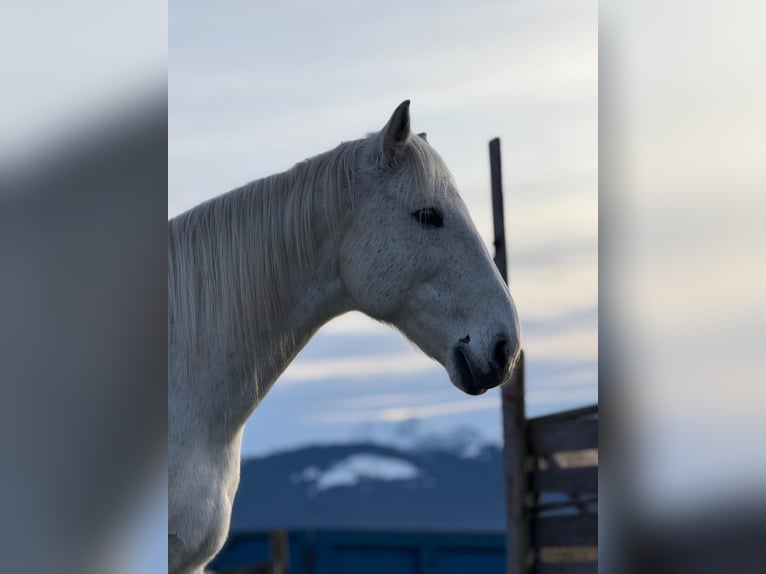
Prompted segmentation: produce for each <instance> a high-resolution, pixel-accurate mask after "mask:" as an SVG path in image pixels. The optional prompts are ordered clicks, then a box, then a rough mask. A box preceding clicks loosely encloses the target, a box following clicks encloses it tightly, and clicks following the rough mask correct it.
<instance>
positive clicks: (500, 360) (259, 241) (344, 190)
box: [168, 100, 521, 574]
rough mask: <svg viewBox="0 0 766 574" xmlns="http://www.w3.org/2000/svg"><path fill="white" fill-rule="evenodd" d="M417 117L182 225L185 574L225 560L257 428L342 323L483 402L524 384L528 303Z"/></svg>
mask: <svg viewBox="0 0 766 574" xmlns="http://www.w3.org/2000/svg"><path fill="white" fill-rule="evenodd" d="M409 108H410V102H409V100H407V101H404V102H402V103H401V104H400V105H399V106H398V107H397V108H396V109H395V111H394V112H393V114H392V115H391V116H390V119H389V120H388V122H387V123H386V124H385V126H384V127H383V129H382V130H380V131H378V132H375V133H372V134H369V135H367V136H366V137H364V138H362V139H357V140H353V141H347V142H343V143H341V144H340V145H339V146H338V147H336V148H335V149H333V150H331V151H328V152H326V153H323V154H320V155H318V156H316V157H313V158H310V159H307V160H305V161H303V162H301V163H298V164H296V165H295V166H294V167H293V168H292V169H290V170H288V171H285V172H283V173H280V174H277V175H272V176H269V177H266V178H264V179H260V180H257V181H254V182H251V183H249V184H246V185H244V186H243V187H240V188H238V189H235V190H233V191H230V192H228V193H226V194H223V195H220V196H218V197H216V198H214V199H211V200H209V201H207V202H205V203H203V204H201V205H198V206H196V207H194V208H192V209H191V210H189V211H187V212H185V213H183V214H181V215H179V216H177V217H175V218H173V219H171V220H170V221H169V222H168V299H169V300H168V352H169V357H168V572H169V573H170V574H193V573H201V572H202V571H203V569H204V566H205V564H207V563H208V562H209V561H210V560H211V559H212V558H213V557H214V556H215V555H216V554H217V553H218V551H219V550H220V549H221V547H222V546H223V544H224V542H225V539H226V536H227V532H228V529H229V524H230V519H231V509H232V503H233V500H234V495H235V493H236V490H237V486H238V483H239V469H240V448H241V441H242V430H243V426H244V424H245V421H246V420H247V419H248V417H249V416H250V415H251V414H252V413H253V411H254V410H255V408H256V407H257V406H258V404H259V402H260V401H261V399H263V397H264V395H265V394H266V393H267V392H268V391H269V389H270V388H271V387H272V385H273V384H274V383H275V381H276V380H277V378H278V377H279V375H280V374H281V373H282V371H283V370H284V369H285V368H286V367H287V365H288V364H289V363H290V362H291V361H292V359H293V358H294V357H295V356H296V354H297V353H298V352H299V351H300V350H301V348H303V346H304V345H305V344H306V343H307V342H308V341H309V339H310V338H311V337H312V336H313V335H314V333H316V332H317V330H318V329H319V328H320V327H321V326H322V325H323V324H325V323H326V322H327V321H329V320H330V319H332V318H334V317H337V316H339V315H341V314H343V313H346V312H348V311H353V310H356V311H361V312H363V313H365V314H366V315H368V316H370V317H372V318H373V319H376V320H378V321H381V322H384V323H386V324H389V325H391V326H393V327H394V328H396V329H398V330H399V331H401V332H402V333H403V334H404V335H405V336H406V337H407V338H408V339H410V341H412V342H413V343H414V344H415V345H416V346H417V347H419V348H420V349H421V350H422V351H423V352H424V353H425V354H426V355H428V356H429V357H431V358H432V359H435V360H436V361H437V362H439V363H440V364H441V365H442V366H443V367H444V368H445V369H446V371H447V374H448V376H449V378H450V380H451V382H452V383H453V384H454V385H455V386H456V387H457V388H458V389H460V390H461V391H463V392H464V393H467V394H469V395H479V394H482V393H484V392H486V391H487V390H488V389H491V388H494V387H497V386H498V385H500V384H502V383H504V382H505V381H506V380H508V378H509V377H510V373H511V371H512V369H513V368H514V365H515V364H516V362H517V360H518V357H519V355H520V345H521V343H520V340H521V339H520V337H521V331H520V327H519V322H518V318H517V314H516V309H515V306H514V303H513V300H512V298H511V295H510V293H509V291H508V288H507V286H506V284H505V283H504V281H503V280H502V278H501V276H500V274H499V273H498V271H497V269H496V268H495V266H494V264H493V262H492V258H491V257H490V255H489V252H488V251H487V249H486V247H485V245H484V243H483V242H482V240H481V238H480V237H479V234H478V232H477V231H476V228H475V226H474V224H473V222H472V220H471V218H470V215H469V213H468V209H467V207H466V205H465V203H464V202H463V201H462V199H461V198H460V195H459V194H458V191H457V187H456V184H455V182H454V179H453V176H452V175H451V174H450V171H449V170H448V169H447V167H446V165H445V164H444V161H443V160H442V159H441V157H440V156H439V154H438V153H437V152H436V151H435V150H434V148H433V147H431V145H430V144H429V143H428V141H427V139H426V137H425V134H419V135H415V134H413V133H412V132H411V129H410V109H409Z"/></svg>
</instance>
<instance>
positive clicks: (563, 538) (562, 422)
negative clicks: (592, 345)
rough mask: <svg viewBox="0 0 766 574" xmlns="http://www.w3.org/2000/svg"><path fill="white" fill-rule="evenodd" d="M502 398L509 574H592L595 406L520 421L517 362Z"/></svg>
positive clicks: (595, 494) (595, 536)
mask: <svg viewBox="0 0 766 574" xmlns="http://www.w3.org/2000/svg"><path fill="white" fill-rule="evenodd" d="M503 394H504V395H506V397H505V399H504V401H503V406H504V412H503V418H504V422H505V425H504V433H505V457H506V492H507V509H508V531H507V533H506V537H507V540H506V542H507V549H508V574H586V573H587V574H590V573H594V574H595V573H596V572H597V571H598V406H597V405H594V406H590V407H585V408H580V409H574V410H569V411H564V412H559V413H555V414H551V415H546V416H542V417H536V418H531V419H527V418H525V416H524V400H523V397H524V356H523V355H522V357H521V363H520V365H519V366H518V368H517V370H516V372H515V373H514V377H513V379H512V380H511V381H509V382H508V383H507V384H506V385H505V386H504V387H503ZM519 399H520V400H519Z"/></svg>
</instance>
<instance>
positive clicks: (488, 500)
mask: <svg viewBox="0 0 766 574" xmlns="http://www.w3.org/2000/svg"><path fill="white" fill-rule="evenodd" d="M453 443H454V444H452V447H453V448H450V449H446V448H412V449H406V450H405V449H401V448H397V447H393V446H382V445H380V444H376V443H372V442H363V443H357V444H345V445H332V446H307V447H304V448H299V449H295V450H291V451H287V452H281V453H276V454H272V455H269V456H265V457H262V458H257V459H250V460H247V461H245V462H244V463H243V464H242V473H241V481H240V487H239V491H238V493H237V497H236V499H235V502H234V510H233V515H232V526H231V528H232V532H235V533H237V532H245V531H253V530H270V529H275V528H289V529H320V528H324V529H345V528H355V529H358V528H362V529H365V528H368V529H381V530H403V529H406V530H442V531H464V532H468V531H473V532H500V531H502V530H504V527H505V518H504V507H505V494H504V490H503V461H502V451H501V449H500V448H499V447H497V446H493V445H484V446H478V445H477V444H475V443H472V442H471V441H470V440H468V439H467V438H466V440H460V441H457V442H454V441H453Z"/></svg>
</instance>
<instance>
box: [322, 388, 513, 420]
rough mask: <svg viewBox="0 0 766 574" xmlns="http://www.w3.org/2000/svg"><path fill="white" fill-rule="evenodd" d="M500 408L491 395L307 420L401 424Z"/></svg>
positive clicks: (343, 411) (331, 415) (331, 414)
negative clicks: (408, 421)
mask: <svg viewBox="0 0 766 574" xmlns="http://www.w3.org/2000/svg"><path fill="white" fill-rule="evenodd" d="M499 408H500V395H499V394H497V393H493V394H491V395H488V396H485V397H479V398H476V397H466V398H465V399H461V400H456V401H444V402H439V403H430V404H422V405H415V406H410V407H394V408H386V409H370V410H366V411H365V410H361V411H346V410H342V411H330V412H327V413H321V414H313V415H310V416H309V417H308V418H307V420H310V421H314V422H323V423H330V424H338V423H343V424H347V423H361V422H376V421H382V422H402V421H406V420H410V419H428V418H433V417H441V416H446V415H454V414H458V413H467V412H473V411H483V410H490V409H495V410H496V409H499Z"/></svg>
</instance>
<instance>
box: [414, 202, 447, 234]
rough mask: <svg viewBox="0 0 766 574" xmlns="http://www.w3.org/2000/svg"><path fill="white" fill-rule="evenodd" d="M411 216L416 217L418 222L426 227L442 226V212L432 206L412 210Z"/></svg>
mask: <svg viewBox="0 0 766 574" xmlns="http://www.w3.org/2000/svg"><path fill="white" fill-rule="evenodd" d="M412 217H414V218H415V219H417V221H418V223H420V225H422V226H423V227H424V228H426V229H435V228H437V227H443V226H444V220H443V219H442V214H441V213H439V212H438V211H437V210H436V209H434V208H433V207H426V208H424V209H418V210H417V211H415V212H413V214H412Z"/></svg>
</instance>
